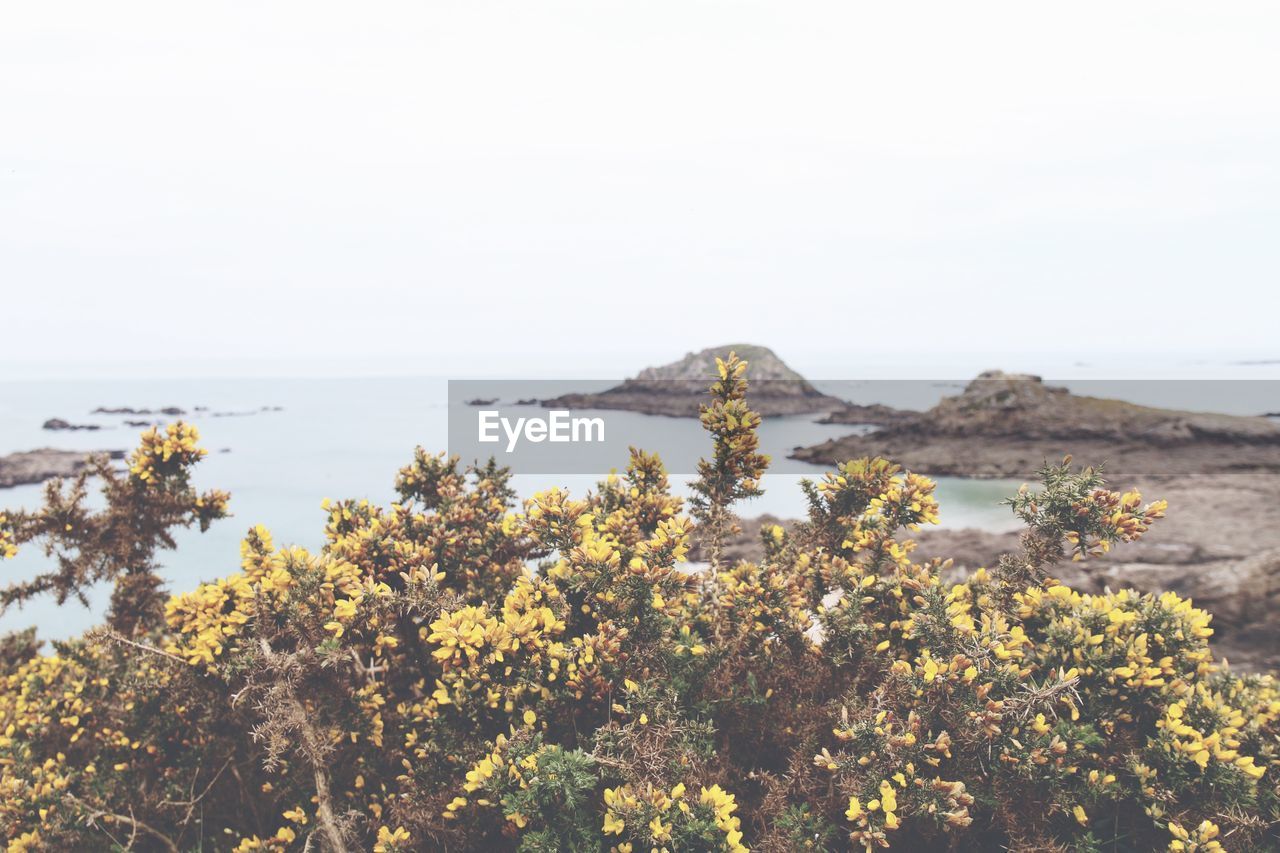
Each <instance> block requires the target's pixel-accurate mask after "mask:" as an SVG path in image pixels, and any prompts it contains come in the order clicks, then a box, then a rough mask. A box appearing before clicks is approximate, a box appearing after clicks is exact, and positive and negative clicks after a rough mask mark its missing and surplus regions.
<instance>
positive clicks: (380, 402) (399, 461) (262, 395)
mask: <svg viewBox="0 0 1280 853" xmlns="http://www.w3.org/2000/svg"><path fill="white" fill-rule="evenodd" d="M920 387H922V386H916V387H915V388H914V389H913V391H914V393H917V394H918V393H919V388H920ZM575 388H576V385H575V383H572V382H566V387H565V390H566V391H569V390H575ZM955 391H956V389H955V388H954V387H951V386H950V385H947V384H945V383H937V384H936V390H935V391H934V392H929V393H936V395H937V397H941V396H943V395H945V394H951V393H955ZM0 397H2V398H3V399H4V400H5V404H6V405H5V407H4V408H3V409H2V410H0V454H7V453H12V452H16V451H22V450H30V449H33V448H37V447H57V448H61V449H71V450H84V451H91V450H113V449H119V450H128V449H131V448H132V447H134V446H135V445H136V444H137V439H138V435H139V433H140V432H141V431H142V429H141V428H139V427H131V426H126V425H125V423H124V422H125V421H126V420H160V421H169V420H173V418H170V417H165V416H157V415H105V414H92V412H93V410H94V409H96V408H98V407H122V406H129V407H134V408H138V409H142V408H147V409H158V408H161V407H166V406H177V407H180V408H182V409H183V410H185V412H186V414H185V415H184V416H183V419H184V420H187V421H190V422H192V423H195V424H196V425H197V426H198V427H199V429H200V431H201V434H202V443H203V444H204V446H205V447H207V448H208V450H209V456H208V457H207V458H206V459H205V460H204V461H202V462H201V463H200V465H199V466H198V467H197V472H196V476H195V485H196V486H197V488H201V489H205V488H220V489H225V490H227V491H229V492H230V493H231V496H232V497H231V511H232V513H233V517H232V518H229V519H225V520H222V521H220V522H216V523H215V524H214V525H213V527H212V528H211V529H210V530H209V531H208V532H207V533H205V534H201V533H199V532H198V531H196V530H186V531H180V532H179V533H178V536H177V539H178V544H179V547H178V550H177V551H173V552H162V553H161V554H160V562H161V563H162V565H163V570H162V574H163V576H164V577H165V579H166V581H167V582H168V584H169V588H170V590H173V591H180V590H185V589H190V588H191V587H193V586H194V585H195V584H196V583H198V582H200V581H205V580H211V579H214V578H217V577H221V576H224V575H227V574H230V573H232V572H234V571H236V570H237V568H238V566H239V543H240V540H241V538H242V537H243V536H244V533H245V531H246V530H247V529H248V528H249V527H251V526H252V525H254V524H259V523H261V524H264V525H265V526H267V527H268V528H269V529H270V530H271V531H272V535H273V537H274V540H275V543H276V544H277V545H278V546H279V545H287V544H298V545H303V546H306V547H309V548H317V547H319V546H320V545H321V544H322V541H323V525H324V518H325V516H324V513H323V511H322V510H321V509H320V502H321V500H322V499H324V498H326V497H327V498H334V499H338V498H367V499H368V500H370V501H372V502H375V503H379V504H384V505H385V504H387V503H389V502H390V501H392V500H393V499H394V498H395V493H394V490H393V488H392V487H393V483H394V479H395V474H396V471H397V469H398V468H400V467H401V466H403V465H405V464H406V463H407V462H409V461H410V460H411V458H412V455H413V448H414V447H415V446H417V445H421V446H422V447H424V448H426V449H427V450H428V451H433V452H434V451H441V450H444V449H445V448H446V446H447V438H448V435H447V428H448V423H447V403H446V400H447V394H446V381H445V380H444V379H436V378H421V379H411V378H403V377H388V378H340V379H312V378H307V379H298V378H289V379H199V380H190V381H183V380H129V381H92V382H77V381H62V382H10V383H2V384H0ZM859 402H881V401H879V400H865V401H859ZM889 402H892V401H889ZM912 402H915V403H916V404H917V405H919V406H922V407H923V406H928V405H931V404H932V403H933V402H936V399H933V400H927V399H922V400H919V401H914V400H913V401H912ZM197 407H200V410H197ZM609 416H610V418H611V423H613V422H616V423H618V424H620V425H622V426H623V427H624V428H626V429H628V430H630V431H633V432H634V433H635V434H637V435H644V434H645V432H646V430H653V429H657V428H658V427H659V426H661V425H662V424H661V422H662V421H664V420H669V419H662V418H652V417H651V416H647V415H640V414H635V413H630V412H610V413H609ZM55 417H56V418H62V419H64V420H67V421H69V422H71V423H73V424H99V425H101V426H102V429H99V430H94V431H87V430H86V431H59V432H50V431H46V430H43V429H41V424H43V422H44V421H45V420H47V419H49V418H55ZM817 417H818V415H798V416H789V417H785V418H775V419H769V420H766V421H765V424H764V426H763V427H762V429H761V443H762V449H763V450H764V451H765V452H767V453H770V454H771V455H773V456H774V457H775V458H779V459H780V458H783V457H785V456H786V454H787V453H788V452H789V451H790V450H791V449H792V448H794V447H796V446H801V445H809V444H815V443H818V442H821V441H824V440H826V439H828V438H833V437H837V436H841V435H846V434H849V433H850V432H852V431H854V430H855V429H857V428H856V427H852V426H850V425H840V424H830V425H824V424H818V423H816V422H815V421H816V418H817ZM626 461H627V460H626V459H625V458H620V459H618V460H616V465H617V467H618V468H619V469H621V468H623V467H624V466H625V464H626ZM798 468H799V469H800V470H804V471H806V472H807V473H806V474H805V475H804V476H810V477H817V476H820V475H821V473H822V472H823V471H824V470H825V468H824V467H823V466H817V465H813V466H806V465H798ZM788 470H789V471H793V470H797V463H794V462H792V463H790V464H789V467H788ZM602 473H603V472H602ZM925 473H927V472H925ZM1031 474H1032V472H1027V476H1031ZM800 477H801V475H800V474H791V473H788V474H770V475H766V477H765V478H764V480H763V482H762V485H763V486H764V488H765V494H764V495H763V496H762V497H760V498H757V499H755V500H752V501H748V502H745V503H743V504H741V505H739V506H738V507H737V509H738V511H739V512H740V514H742V515H743V516H755V515H760V514H763V513H770V514H773V515H776V516H779V517H782V518H795V517H799V516H801V515H803V514H804V511H805V503H804V498H803V494H802V493H801V491H800V489H799V487H798V481H799V479H800ZM598 479H599V477H598V476H596V475H590V476H588V475H583V474H575V475H570V476H551V475H533V474H528V475H517V476H515V477H514V478H513V486H514V487H515V489H516V490H517V492H518V493H519V496H520V498H527V497H529V496H530V495H532V494H533V493H534V492H536V491H539V490H541V489H545V488H548V487H551V486H561V487H564V488H567V489H569V490H570V491H571V492H572V493H574V494H582V493H584V492H585V491H586V490H588V489H590V488H591V487H592V486H594V484H595V483H596V482H597V480H598ZM672 480H673V487H674V489H675V490H676V492H677V493H678V494H682V495H687V494H688V489H687V484H688V481H689V478H688V477H687V476H681V477H675V476H673V478H672ZM938 480H939V482H938V490H937V496H938V500H939V503H940V504H941V508H942V513H941V515H942V526H944V527H955V528H960V527H976V528H981V529H985V530H1009V529H1014V528H1015V527H1016V526H1017V525H1016V521H1015V519H1014V518H1013V516H1012V514H1011V512H1010V511H1009V509H1008V508H1007V507H1004V506H1001V503H1000V502H1001V501H1002V499H1004V498H1006V497H1008V496H1010V495H1011V494H1012V493H1013V492H1014V491H1016V489H1017V487H1018V485H1019V481H1009V480H994V481H975V480H965V479H960V478H949V477H942V478H938ZM42 490H43V487H42V486H38V485H31V486H21V487H18V488H14V489H7V490H0V507H2V508H33V507H36V506H38V505H39V503H40V499H41V492H42ZM47 565H48V560H47V558H45V557H44V556H43V555H42V554H40V553H39V552H38V551H37V550H36V549H34V548H30V547H28V548H26V549H25V550H24V551H23V552H22V553H21V554H20V555H19V556H18V557H17V558H16V559H13V560H9V561H6V562H4V563H3V564H0V583H6V584H7V583H10V582H12V581H15V580H20V579H23V578H25V577H29V576H30V575H31V574H33V573H35V572H37V571H39V570H40V569H41V568H43V567H44V566H47ZM108 594H109V593H108V591H107V590H98V591H96V593H95V594H94V595H93V596H91V600H90V602H89V606H88V607H83V606H81V605H80V604H78V603H76V602H69V603H68V604H67V605H65V606H63V607H59V606H57V605H56V603H55V602H53V601H52V600H51V599H42V600H39V601H35V602H32V603H30V604H28V605H27V607H26V608H24V609H21V610H12V611H10V612H9V613H6V614H4V615H3V616H0V632H4V631H8V630H13V629H15V628H22V627H26V626H28V625H32V624H34V625H36V626H37V627H38V629H39V632H40V635H41V636H43V637H45V638H62V637H68V636H71V635H74V634H76V633H78V632H80V631H82V630H84V629H85V628H87V627H89V626H91V625H92V624H94V623H95V622H97V621H98V620H99V618H100V617H101V615H102V613H103V612H104V609H105V606H106V599H107V596H108Z"/></svg>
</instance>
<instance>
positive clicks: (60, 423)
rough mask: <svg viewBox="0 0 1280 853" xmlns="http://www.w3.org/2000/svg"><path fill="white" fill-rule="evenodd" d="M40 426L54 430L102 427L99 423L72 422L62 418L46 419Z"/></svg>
mask: <svg viewBox="0 0 1280 853" xmlns="http://www.w3.org/2000/svg"><path fill="white" fill-rule="evenodd" d="M40 428H41V429H47V430H53V431H58V430H80V429H87V430H96V429H102V427H100V426H98V425H97V424H73V423H70V422H69V421H64V420H63V419H62V418H49V420H47V421H45V422H44V423H43V424H41V425H40Z"/></svg>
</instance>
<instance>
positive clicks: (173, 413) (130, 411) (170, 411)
mask: <svg viewBox="0 0 1280 853" xmlns="http://www.w3.org/2000/svg"><path fill="white" fill-rule="evenodd" d="M89 414H91V415H168V416H169V417H177V416H179V415H185V414H186V412H185V411H183V410H182V409H179V408H178V407H177V406H165V407H164V408H163V409H134V408H130V407H129V406H116V407H109V406H99V407H98V408H96V409H94V410H93V411H92V412H90V413H89Z"/></svg>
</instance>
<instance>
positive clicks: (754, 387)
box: [542, 344, 846, 417]
mask: <svg viewBox="0 0 1280 853" xmlns="http://www.w3.org/2000/svg"><path fill="white" fill-rule="evenodd" d="M730 352H736V353H737V354H738V356H739V357H740V358H742V359H743V360H744V361H746V362H747V364H748V366H747V379H748V381H749V382H750V383H751V387H750V388H749V389H748V391H747V400H748V402H749V403H750V404H751V408H753V409H755V410H756V411H757V412H759V413H760V414H761V415H763V416H765V417H772V416H777V415H798V414H808V413H811V412H835V411H839V410H841V409H844V408H845V406H846V403H845V402H844V401H843V400H840V399H838V398H836V397H832V396H829V395H827V394H823V393H822V392H821V391H819V390H818V389H816V388H814V387H813V386H812V385H811V384H809V382H808V381H807V380H806V379H805V378H804V377H803V376H801V375H800V374H799V373H797V372H796V371H794V370H792V369H791V368H790V367H788V366H787V365H786V364H785V363H784V362H783V361H782V359H780V358H778V356H777V355H776V354H775V353H774V352H773V350H771V349H769V348H768V347H762V346H757V345H755V344H729V345H725V346H719V347H710V348H708V349H704V350H702V351H701V352H696V353H693V352H691V353H689V354H688V355H686V356H685V357H684V358H682V359H680V360H679V361H674V362H672V363H670V364H664V365H662V366H661V367H646V368H645V369H644V370H642V371H640V372H639V373H638V374H636V376H635V377H634V378H632V379H628V380H626V381H625V382H623V383H622V384H621V385H618V386H615V387H613V388H610V389H608V390H607V391H602V392H600V393H599V394H565V395H564V396H561V397H556V398H555V399H552V400H543V401H542V405H543V406H545V407H547V408H570V409H625V410H627V411H632V412H642V413H644V414H649V415H669V416H672V417H697V416H698V412H699V407H700V406H701V405H702V404H703V403H705V402H706V401H707V388H708V386H710V385H711V383H712V382H714V381H715V380H716V379H717V378H718V373H717V371H716V359H717V358H721V359H723V358H726V357H727V356H728V355H729V353H730Z"/></svg>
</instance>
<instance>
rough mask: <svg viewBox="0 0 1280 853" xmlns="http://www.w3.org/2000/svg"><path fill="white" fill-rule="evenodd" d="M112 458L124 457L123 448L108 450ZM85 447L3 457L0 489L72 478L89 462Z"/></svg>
mask: <svg viewBox="0 0 1280 853" xmlns="http://www.w3.org/2000/svg"><path fill="white" fill-rule="evenodd" d="M100 452H101V453H105V454H106V455H107V456H109V457H110V458H112V459H123V458H124V457H125V452H124V451H123V450H105V451H100ZM90 455H92V454H88V453H85V451H83V450H55V449H54V448H52V447H42V448H40V449H39V450H26V451H23V452H21V453H10V454H9V455H8V456H0V489H11V488H13V487H14V486H25V485H29V484H31V483H43V482H44V481H45V480H50V479H53V478H54V477H70V476H72V475H74V474H76V473H77V472H78V471H80V469H82V468H84V467H85V466H86V465H87V464H88V460H89V456H90Z"/></svg>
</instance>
